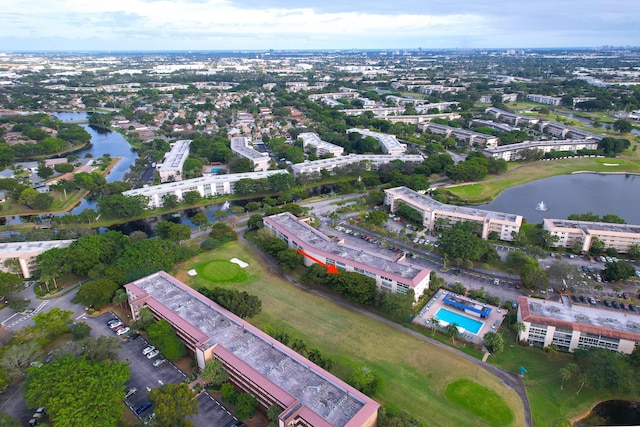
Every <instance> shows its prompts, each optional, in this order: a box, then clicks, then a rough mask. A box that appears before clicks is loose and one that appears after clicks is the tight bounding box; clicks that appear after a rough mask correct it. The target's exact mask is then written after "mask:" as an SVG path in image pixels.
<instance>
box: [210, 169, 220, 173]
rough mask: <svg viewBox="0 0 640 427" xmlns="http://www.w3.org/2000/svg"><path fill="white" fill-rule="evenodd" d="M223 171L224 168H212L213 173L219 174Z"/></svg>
mask: <svg viewBox="0 0 640 427" xmlns="http://www.w3.org/2000/svg"><path fill="white" fill-rule="evenodd" d="M221 170H222V168H211V173H218V172H220V171H221Z"/></svg>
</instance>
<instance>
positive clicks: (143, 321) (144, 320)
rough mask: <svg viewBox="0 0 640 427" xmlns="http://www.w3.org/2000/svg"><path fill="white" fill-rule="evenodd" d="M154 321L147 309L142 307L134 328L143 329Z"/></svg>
mask: <svg viewBox="0 0 640 427" xmlns="http://www.w3.org/2000/svg"><path fill="white" fill-rule="evenodd" d="M154 321H155V318H154V317H153V313H152V312H151V310H149V307H142V308H141V309H140V312H139V313H138V320H136V326H137V327H138V328H139V329H145V328H146V327H147V325H150V324H151V323H153V322H154Z"/></svg>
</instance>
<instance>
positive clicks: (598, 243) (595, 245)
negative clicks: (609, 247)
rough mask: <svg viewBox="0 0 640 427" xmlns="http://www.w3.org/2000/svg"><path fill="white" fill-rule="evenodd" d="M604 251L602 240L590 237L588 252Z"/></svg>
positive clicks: (597, 252)
mask: <svg viewBox="0 0 640 427" xmlns="http://www.w3.org/2000/svg"><path fill="white" fill-rule="evenodd" d="M602 251H604V242H603V241H602V240H600V239H598V238H597V237H592V238H591V247H590V248H589V252H590V253H591V254H594V255H595V254H599V253H602Z"/></svg>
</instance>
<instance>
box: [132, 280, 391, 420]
mask: <svg viewBox="0 0 640 427" xmlns="http://www.w3.org/2000/svg"><path fill="white" fill-rule="evenodd" d="M125 289H126V291H127V296H128V298H129V305H130V307H131V314H132V316H133V320H134V321H135V320H136V319H138V316H139V314H140V309H141V308H143V307H146V308H148V309H149V310H150V311H151V313H153V316H154V317H155V318H156V319H164V320H166V321H167V322H168V323H169V324H170V325H171V326H172V327H173V328H174V329H175V330H176V333H177V335H178V337H180V339H181V340H182V341H183V342H184V343H185V345H186V346H187V348H188V349H189V350H190V351H191V352H193V354H194V356H195V360H196V362H197V364H198V367H199V368H200V369H203V368H204V366H205V363H206V362H208V361H210V360H218V361H219V362H220V363H221V364H222V366H223V367H224V369H225V370H226V371H227V372H228V374H229V379H230V380H231V382H232V383H233V384H234V385H235V386H236V387H237V388H238V389H240V390H241V391H243V392H246V393H249V394H251V395H252V396H254V397H255V398H256V399H257V400H258V402H259V403H260V406H261V407H262V408H263V409H267V408H269V407H270V406H272V405H277V406H278V407H279V408H280V409H281V410H282V412H281V413H280V415H279V416H278V425H279V426H280V427H284V426H292V427H307V426H314V427H374V426H375V425H376V421H377V413H378V408H379V407H380V405H379V404H378V403H377V402H376V401H374V400H373V399H370V398H369V397H367V396H365V395H364V394H362V393H360V392H359V391H358V390H356V389H354V388H353V387H351V386H349V385H348V384H346V383H345V382H343V381H341V380H340V379H338V378H336V377H335V376H333V375H332V374H330V373H329V372H327V371H325V370H324V369H322V368H320V367H319V366H317V365H316V364H314V363H312V362H310V361H309V360H307V359H305V358H304V357H302V356H300V355H299V354H298V353H296V352H295V351H293V350H291V349H290V348H288V347H287V346H285V345H283V344H282V343H280V342H278V341H277V340H275V339H274V338H272V337H270V336H269V335H267V334H265V333H264V332H262V331H261V330H259V329H258V328H256V327H254V326H253V325H251V324H250V323H248V322H246V321H245V320H243V319H241V318H239V317H238V316H236V315H234V314H233V313H231V312H229V311H227V310H225V309H224V308H222V307H221V306H219V305H218V304H216V303H215V302H213V301H211V300H209V299H208V298H205V297H204V296H203V295H201V294H200V293H198V292H196V291H195V290H193V289H191V288H190V287H189V286H187V285H185V284H184V283H182V282H180V281H179V280H178V279H176V278H174V277H173V276H170V275H169V274H167V273H165V272H163V271H161V272H158V273H154V274H152V275H150V276H147V277H144V278H142V279H139V280H136V281H134V282H131V283H129V284H127V285H125Z"/></svg>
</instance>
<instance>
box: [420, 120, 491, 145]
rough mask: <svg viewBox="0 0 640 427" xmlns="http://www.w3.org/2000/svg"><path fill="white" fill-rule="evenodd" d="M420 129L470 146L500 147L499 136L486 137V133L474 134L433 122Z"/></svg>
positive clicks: (466, 130)
mask: <svg viewBox="0 0 640 427" xmlns="http://www.w3.org/2000/svg"><path fill="white" fill-rule="evenodd" d="M419 128H420V130H422V131H428V132H431V133H435V134H437V135H443V136H444V137H446V138H449V137H453V138H455V139H456V140H458V141H465V142H467V143H468V144H469V145H478V146H483V147H496V146H497V145H498V137H497V136H493V135H486V134H484V133H479V132H474V131H472V130H468V129H460V128H454V127H451V126H445V125H441V124H439V123H432V122H428V123H423V124H421V125H420V126H419Z"/></svg>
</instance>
